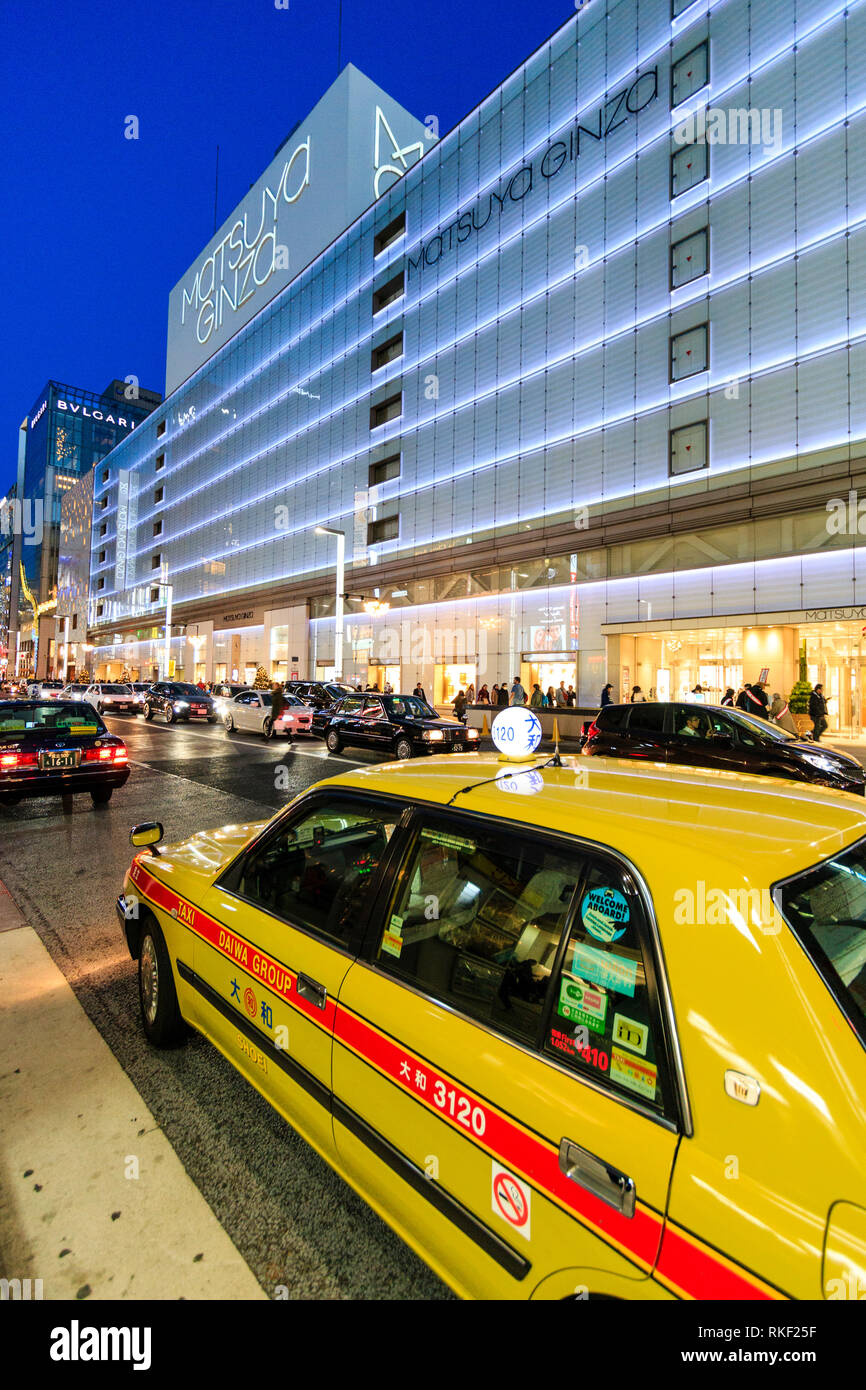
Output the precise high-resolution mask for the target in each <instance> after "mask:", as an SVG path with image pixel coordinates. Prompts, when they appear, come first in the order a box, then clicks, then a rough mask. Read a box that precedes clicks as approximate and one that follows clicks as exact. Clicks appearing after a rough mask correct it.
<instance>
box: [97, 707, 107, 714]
mask: <svg viewBox="0 0 866 1390" xmlns="http://www.w3.org/2000/svg"><path fill="white" fill-rule="evenodd" d="M96 713H97V714H104V713H105V706H104V705H97V706H96Z"/></svg>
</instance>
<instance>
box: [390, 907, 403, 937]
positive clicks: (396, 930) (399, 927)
mask: <svg viewBox="0 0 866 1390" xmlns="http://www.w3.org/2000/svg"><path fill="white" fill-rule="evenodd" d="M390 931H391V935H392V936H402V935H403V918H402V917H400V916H399V915H398V914H397V913H396V912H394V913H392V914H391V923H390Z"/></svg>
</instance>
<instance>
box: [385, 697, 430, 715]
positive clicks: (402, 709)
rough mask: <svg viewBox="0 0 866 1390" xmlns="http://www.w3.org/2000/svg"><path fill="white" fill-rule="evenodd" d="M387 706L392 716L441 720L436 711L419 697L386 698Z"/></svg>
mask: <svg viewBox="0 0 866 1390" xmlns="http://www.w3.org/2000/svg"><path fill="white" fill-rule="evenodd" d="M385 705H386V707H387V708H388V710H389V711H390V712H391V714H396V715H398V716H400V717H402V718H404V719H438V718H439V716H438V714H437V713H436V711H435V709H431V708H430V706H429V705H428V703H427V701H426V700H420V699H419V698H418V696H417V695H390V696H387V697H386V698H385Z"/></svg>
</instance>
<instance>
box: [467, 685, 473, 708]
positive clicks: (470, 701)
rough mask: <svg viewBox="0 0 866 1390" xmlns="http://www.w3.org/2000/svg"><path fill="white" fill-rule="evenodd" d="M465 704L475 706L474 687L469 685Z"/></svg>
mask: <svg viewBox="0 0 866 1390" xmlns="http://www.w3.org/2000/svg"><path fill="white" fill-rule="evenodd" d="M466 703H467V705H474V704H475V686H474V685H470V687H469V689H468V690H467V692H466Z"/></svg>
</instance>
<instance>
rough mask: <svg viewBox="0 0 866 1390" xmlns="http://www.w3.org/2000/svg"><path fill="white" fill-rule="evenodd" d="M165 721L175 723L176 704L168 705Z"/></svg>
mask: <svg viewBox="0 0 866 1390" xmlns="http://www.w3.org/2000/svg"><path fill="white" fill-rule="evenodd" d="M165 722H166V724H173V723H174V706H173V705H166V707H165Z"/></svg>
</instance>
